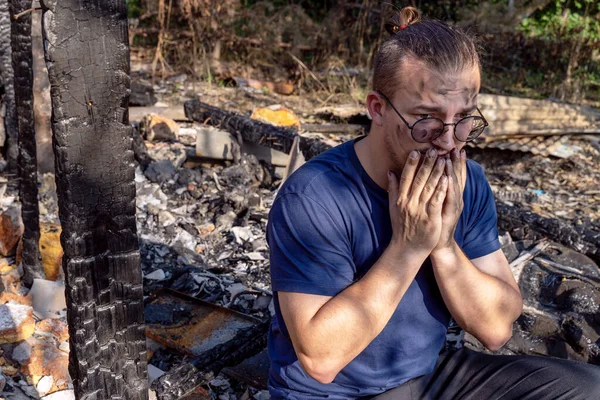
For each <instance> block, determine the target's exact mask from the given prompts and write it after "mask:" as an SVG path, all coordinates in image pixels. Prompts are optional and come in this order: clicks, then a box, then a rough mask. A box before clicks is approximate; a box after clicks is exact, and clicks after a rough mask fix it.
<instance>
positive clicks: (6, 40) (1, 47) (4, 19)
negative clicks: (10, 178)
mask: <svg viewBox="0 0 600 400" xmlns="http://www.w3.org/2000/svg"><path fill="white" fill-rule="evenodd" d="M8 2H9V0H0V83H1V84H2V85H3V86H4V92H5V93H4V99H3V100H2V103H3V104H4V106H5V110H6V115H5V116H4V132H5V135H6V138H5V143H4V147H3V149H2V153H3V155H4V157H5V158H6V161H7V163H8V173H9V174H11V175H15V174H16V172H17V154H18V149H17V146H18V144H17V136H18V134H17V132H18V128H17V109H16V107H15V90H14V83H13V79H14V74H13V67H12V50H11V45H10V41H11V34H10V30H11V27H10V25H11V24H10V15H9V10H8V8H9V7H8Z"/></svg>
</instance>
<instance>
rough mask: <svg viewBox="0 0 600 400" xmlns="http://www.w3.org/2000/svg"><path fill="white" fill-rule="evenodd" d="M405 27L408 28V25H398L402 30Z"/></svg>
mask: <svg viewBox="0 0 600 400" xmlns="http://www.w3.org/2000/svg"><path fill="white" fill-rule="evenodd" d="M406 28H408V25H402V26H399V27H398V29H399V30H403V29H406Z"/></svg>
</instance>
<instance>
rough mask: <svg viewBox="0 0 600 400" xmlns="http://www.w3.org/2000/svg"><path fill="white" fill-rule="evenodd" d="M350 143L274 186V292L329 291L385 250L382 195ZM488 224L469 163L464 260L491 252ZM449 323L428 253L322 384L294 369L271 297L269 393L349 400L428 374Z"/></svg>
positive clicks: (387, 230) (488, 198)
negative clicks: (357, 348)
mask: <svg viewBox="0 0 600 400" xmlns="http://www.w3.org/2000/svg"><path fill="white" fill-rule="evenodd" d="M354 143H355V140H352V141H349V142H346V143H344V144H342V145H339V146H337V147H335V148H333V149H331V150H329V151H327V152H325V153H323V154H321V155H319V156H318V157H315V158H314V159H312V160H310V161H309V162H307V163H306V164H304V165H303V166H302V167H301V168H300V169H298V171H296V172H295V173H294V174H292V175H291V176H290V178H289V179H288V180H287V181H286V182H285V184H284V185H283V187H282V188H281V190H280V191H279V193H278V195H277V198H276V199H275V202H274V203H273V207H272V209H271V213H270V214H269V223H268V226H267V240H268V242H269V246H270V251H271V281H272V286H273V291H274V292H275V294H276V293H277V292H278V291H286V292H300V293H309V294H318V295H325V296H335V295H337V294H338V293H340V292H341V291H342V290H344V289H345V288H346V287H348V286H349V285H351V284H352V283H353V282H355V281H357V280H358V279H360V278H361V277H362V276H363V275H364V274H365V273H366V272H367V271H368V270H369V268H370V267H371V266H372V265H373V264H374V263H375V262H376V261H377V260H378V259H379V257H380V256H381V254H382V253H383V251H384V250H385V249H386V247H387V245H388V243H389V241H390V239H391V236H392V227H391V221H390V215H389V208H388V193H387V191H386V190H384V189H382V188H381V187H379V186H378V185H377V184H376V183H375V182H374V181H373V180H372V179H371V178H370V177H369V175H368V174H367V173H366V171H365V170H364V169H363V167H362V165H361V164H360V161H359V160H358V157H357V155H356V152H355V151H354ZM496 223H497V217H496V208H495V204H494V199H493V196H492V191H491V189H490V186H489V184H488V182H487V180H486V178H485V175H484V173H483V169H482V168H481V166H480V165H479V164H477V163H475V162H474V161H471V160H468V162H467V183H466V186H465V190H464V208H463V213H462V215H461V217H460V219H459V221H458V224H457V227H456V232H455V239H456V242H457V243H458V245H459V246H460V247H461V249H462V250H463V252H464V253H465V254H466V255H467V256H468V257H469V258H470V259H474V258H477V257H482V256H485V255H487V254H490V253H492V252H494V251H496V250H498V249H499V248H500V243H499V241H498V230H497V226H496ZM449 321H450V313H449V311H448V309H447V308H446V305H445V304H444V301H443V300H442V296H441V294H440V291H439V289H438V286H437V284H436V281H435V278H434V275H433V270H432V266H431V262H430V261H429V259H428V260H427V261H426V262H425V263H424V264H423V266H422V267H421V269H420V270H419V272H418V273H417V275H416V278H415V280H414V281H413V282H412V283H411V285H410V286H409V288H408V290H407V292H406V293H405V294H404V297H403V298H402V300H401V301H400V304H399V305H398V308H397V309H396V311H395V312H394V314H393V315H392V317H391V319H390V321H389V322H388V324H387V325H386V327H385V328H384V329H383V331H382V332H381V333H380V334H379V335H378V336H377V337H376V338H375V339H374V340H373V341H372V342H371V343H370V344H369V345H368V346H367V348H366V349H365V350H363V352H362V353H360V354H359V355H358V356H357V357H356V358H355V359H354V360H352V361H351V362H350V363H349V364H348V365H347V366H346V367H344V369H342V370H341V371H340V373H339V374H338V375H337V376H336V378H335V379H334V381H333V382H332V383H330V384H326V385H325V384H322V383H319V382H317V381H316V380H315V379H313V378H311V377H310V376H309V375H308V374H307V373H306V372H304V370H303V369H302V367H301V366H300V363H299V361H298V358H297V356H296V353H295V352H294V348H293V346H292V342H291V340H290V336H289V333H288V330H287V328H286V326H285V323H284V320H283V317H282V316H281V311H280V308H279V303H278V302H277V295H275V316H274V319H273V323H272V325H271V330H270V332H269V346H268V348H269V357H270V359H271V369H270V374H269V389H270V392H271V396H272V397H273V398H274V399H282V398H283V399H299V400H300V399H301V400H304V399H319V398H328V399H355V398H359V397H362V396H371V395H376V394H379V393H382V392H384V391H386V390H389V389H391V388H394V387H396V386H399V385H401V384H402V383H404V382H406V381H408V380H409V379H412V378H415V377H417V376H420V375H424V374H428V373H430V372H431V371H432V370H433V367H434V366H435V363H436V361H437V358H438V354H439V352H440V350H441V348H442V346H443V345H444V340H445V334H446V328H447V326H448V323H449Z"/></svg>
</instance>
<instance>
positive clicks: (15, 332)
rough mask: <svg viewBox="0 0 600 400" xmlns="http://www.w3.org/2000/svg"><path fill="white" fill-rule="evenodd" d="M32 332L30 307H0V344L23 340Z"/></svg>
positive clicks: (9, 304) (14, 305)
mask: <svg viewBox="0 0 600 400" xmlns="http://www.w3.org/2000/svg"><path fill="white" fill-rule="evenodd" d="M34 330H35V321H34V320H33V308H32V307H30V306H24V305H21V304H14V303H6V304H4V305H2V306H0V343H15V342H19V341H21V340H25V339H27V338H28V337H30V336H31V335H32V334H33V331H34Z"/></svg>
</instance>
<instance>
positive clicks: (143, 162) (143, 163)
mask: <svg viewBox="0 0 600 400" xmlns="http://www.w3.org/2000/svg"><path fill="white" fill-rule="evenodd" d="M131 131H132V135H133V154H134V156H135V160H136V161H137V162H138V164H139V165H140V167H141V168H142V171H144V170H146V167H147V166H148V164H150V163H151V162H152V157H150V155H149V154H148V148H147V147H146V143H144V138H142V135H140V132H139V131H138V130H137V129H136V128H131Z"/></svg>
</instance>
